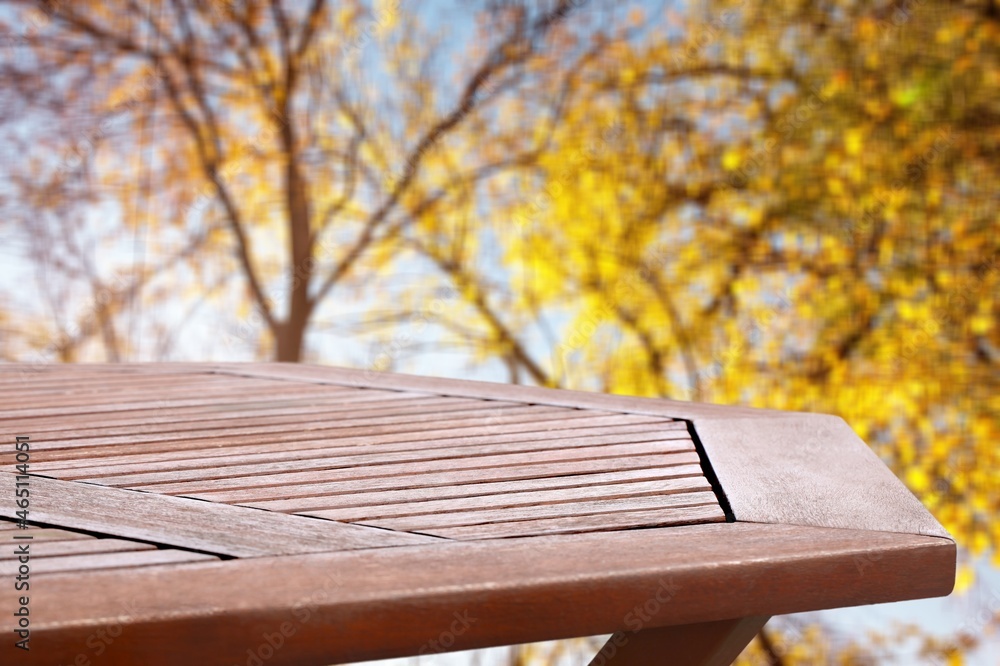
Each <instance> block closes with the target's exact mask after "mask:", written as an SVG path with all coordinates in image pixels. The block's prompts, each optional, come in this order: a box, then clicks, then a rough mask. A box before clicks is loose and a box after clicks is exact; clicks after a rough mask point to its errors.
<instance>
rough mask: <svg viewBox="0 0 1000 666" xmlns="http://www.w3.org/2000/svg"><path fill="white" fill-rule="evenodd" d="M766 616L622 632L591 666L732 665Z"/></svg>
mask: <svg viewBox="0 0 1000 666" xmlns="http://www.w3.org/2000/svg"><path fill="white" fill-rule="evenodd" d="M767 620H768V617H767V616H751V617H743V618H738V619H735V620H721V621H718V622H702V623H700V624H682V625H677V626H673V627H655V628H652V629H643V630H642V631H639V632H635V633H633V632H630V631H619V632H617V633H615V634H614V635H613V636H612V637H611V638H610V639H608V642H607V643H605V644H604V647H602V648H601V651H600V652H598V653H597V656H595V657H594V658H593V659H592V660H591V662H590V666H729V665H730V664H732V663H733V661H735V660H736V657H738V656H739V654H740V652H742V651H743V648H745V647H746V646H747V644H748V643H749V642H750V641H751V640H752V639H753V637H754V636H755V635H757V632H758V631H760V630H761V627H763V626H764V623H765V622H767Z"/></svg>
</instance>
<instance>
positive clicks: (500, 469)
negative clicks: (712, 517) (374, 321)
mask: <svg viewBox="0 0 1000 666" xmlns="http://www.w3.org/2000/svg"><path fill="white" fill-rule="evenodd" d="M357 457H358V456H351V457H350V460H355V459H356V458H357ZM629 461H632V462H635V463H636V464H637V465H643V464H644V466H651V465H662V466H664V467H669V466H671V465H689V464H692V463H695V462H698V461H699V458H698V455H697V453H696V452H679V453H664V452H663V449H662V446H661V445H659V444H656V443H648V442H643V443H640V444H615V445H611V446H594V447H586V448H580V449H557V450H553V451H536V452H533V453H523V454H511V455H506V456H503V455H499V456H481V457H477V458H454V459H451V460H450V461H449V462H448V464H447V465H441V464H438V463H437V462H436V461H426V462H416V463H398V464H396V463H394V464H389V465H372V466H361V467H353V466H346V465H350V464H351V463H350V462H348V461H346V460H345V462H344V463H343V464H344V465H345V466H343V467H339V468H328V469H316V470H310V471H306V472H279V471H274V472H268V473H266V474H265V473H264V472H263V470H261V471H251V470H244V471H245V472H246V474H245V475H244V476H228V475H229V474H231V473H232V472H231V470H232V469H233V468H230V467H226V468H223V470H225V471H221V472H219V473H217V474H216V473H212V472H211V471H208V472H206V476H207V477H208V478H204V479H192V478H191V476H192V475H191V474H184V473H180V474H170V473H163V474H158V475H157V477H156V481H155V482H150V480H149V476H146V475H143V477H144V478H145V482H141V481H140V480H138V479H135V481H136V482H135V483H130V481H132V479H127V480H123V479H125V477H119V478H118V479H115V480H114V481H113V483H115V484H116V485H117V484H121V485H122V486H124V485H128V486H129V487H133V488H139V489H142V490H146V491H150V492H162V493H178V494H190V493H205V492H214V491H218V490H237V489H241V488H261V487H265V486H292V485H296V484H314V483H333V482H336V483H338V484H340V486H341V487H342V488H344V489H345V491H346V488H348V487H349V484H351V483H354V482H359V481H365V480H376V479H383V480H386V479H388V480H389V483H390V484H391V486H393V487H402V486H408V487H410V486H412V484H413V482H414V479H422V478H424V476H425V475H427V474H431V475H437V477H438V478H439V479H445V478H459V475H462V474H463V473H465V474H466V476H461V477H460V478H463V479H464V480H466V481H468V480H477V479H478V480H480V481H493V480H497V479H501V478H523V477H519V475H520V474H521V470H525V469H526V468H529V467H535V468H537V467H539V466H543V467H544V466H547V468H548V469H547V470H546V469H540V470H538V471H539V472H540V475H542V476H545V475H548V474H550V473H552V468H553V466H555V465H558V464H561V463H578V464H587V463H590V465H591V466H590V467H589V469H594V468H595V467H596V468H597V469H600V470H601V471H611V470H613V469H622V468H623V467H622V465H625V464H628V462H629ZM259 467H263V466H254V469H255V470H257V469H259ZM624 468H626V469H627V467H624ZM511 473H513V474H514V475H515V476H514V477H511V476H510V474H511ZM136 476H139V475H136ZM100 482H101V483H105V481H100Z"/></svg>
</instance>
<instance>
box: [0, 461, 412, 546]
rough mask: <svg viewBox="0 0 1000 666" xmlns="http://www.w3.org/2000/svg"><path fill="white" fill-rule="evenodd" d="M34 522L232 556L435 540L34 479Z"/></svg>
mask: <svg viewBox="0 0 1000 666" xmlns="http://www.w3.org/2000/svg"><path fill="white" fill-rule="evenodd" d="M13 490H14V475H13V474H9V473H6V472H4V473H0V493H3V495H2V496H5V497H13V496H14V492H13ZM15 511H16V507H15V506H14V505H13V503H10V502H3V503H2V504H0V513H2V515H4V516H7V517H14V513H15ZM31 519H32V520H34V521H37V522H41V523H47V524H55V525H61V526H64V527H69V528H73V529H78V530H85V531H91V532H99V533H101V534H106V535H109V536H116V537H124V538H128V539H137V540H140V541H149V542H152V543H157V544H164V545H168V546H176V547H180V548H188V549H191V550H198V551H204V552H207V553H214V554H219V555H231V556H234V557H259V556H263V555H280V554H288V553H304V552H321V551H326V550H341V549H350V548H373V547H379V546H399V545H408V544H409V545H412V544H415V543H423V542H427V541H429V540H432V539H431V538H430V537H421V536H416V535H412V534H403V533H398V532H390V531H388V530H380V529H375V528H366V527H358V526H355V525H345V524H342V523H335V522H332V521H328V520H321V519H319V518H306V517H302V516H292V515H288V514H281V513H274V512H271V511H260V510H257V509H250V508H246V507H237V506H228V505H225V504H215V503H211V502H199V501H197V500H191V499H184V498H178V497H167V496H162V495H153V494H150V493H140V492H135V491H130V490H121V489H117V488H107V487H104V486H97V485H92V484H84V483H77V482H75V481H58V480H54V479H45V478H41V477H32V479H31ZM5 534H7V532H2V533H0V536H2V535H5Z"/></svg>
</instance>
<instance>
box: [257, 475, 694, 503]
mask: <svg viewBox="0 0 1000 666" xmlns="http://www.w3.org/2000/svg"><path fill="white" fill-rule="evenodd" d="M697 477H702V478H704V477H703V475H702V472H701V467H700V466H699V465H679V466H677V467H647V468H640V469H630V470H624V471H618V472H591V473H582V474H567V475H560V474H554V475H550V476H544V477H539V478H530V479H519V480H516V481H483V482H480V483H460V484H455V485H446V486H441V485H436V486H422V487H417V488H405V489H401V490H383V491H370V492H360V493H341V494H320V495H304V496H300V497H289V498H282V499H273V500H260V501H248V502H245V503H242V502H241V504H243V505H244V506H255V507H257V508H260V509H269V510H271V511H291V512H310V511H317V510H323V509H337V508H347V509H350V508H357V507H366V506H392V505H394V504H403V505H406V504H411V503H419V502H424V501H429V500H446V499H451V498H462V497H466V498H474V497H489V496H496V495H500V494H507V493H520V492H538V491H545V490H556V489H565V490H567V491H570V492H572V491H573V490H574V489H576V488H581V487H583V488H589V487H594V488H598V487H600V486H601V485H604V484H619V483H629V482H642V481H659V482H660V483H662V484H664V486H665V487H666V485H667V484H670V483H678V484H686V483H693V481H692V479H695V480H696V479H697Z"/></svg>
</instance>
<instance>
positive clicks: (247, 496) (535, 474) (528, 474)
mask: <svg viewBox="0 0 1000 666" xmlns="http://www.w3.org/2000/svg"><path fill="white" fill-rule="evenodd" d="M664 463H674V464H673V465H666V464H664ZM700 463H701V459H700V458H699V457H698V456H697V454H694V453H674V454H670V455H659V456H637V457H634V458H601V459H597V460H574V461H570V462H563V463H539V464H534V465H513V466H510V467H498V468H495V469H492V470H490V474H489V477H488V478H484V476H483V473H482V471H481V470H478V469H468V470H460V471H457V472H442V471H435V472H428V473H426V474H412V475H407V476H390V477H376V478H369V479H356V480H337V481H332V480H329V479H325V480H323V481H321V482H316V481H315V474H311V475H306V476H305V477H304V478H299V479H297V483H295V484H293V485H285V484H268V482H267V481H266V480H261V481H260V482H258V483H256V484H255V485H253V486H247V487H242V486H243V484H245V483H246V482H245V481H242V480H237V481H236V482H233V481H231V480H223V481H218V482H214V483H211V484H209V485H208V486H207V488H208V489H206V490H199V491H193V490H191V489H190V488H188V486H187V485H186V484H183V483H181V484H159V485H157V486H155V487H156V488H157V492H161V493H168V494H170V493H177V494H186V495H188V496H189V497H198V498H200V499H206V500H210V501H213V502H250V501H260V500H269V499H282V498H290V497H308V496H319V495H323V496H335V495H341V494H343V495H346V494H355V493H370V492H380V491H389V490H392V491H395V490H406V489H412V488H431V487H440V486H452V485H457V484H466V483H483V482H495V481H518V480H522V479H546V478H552V477H553V476H574V475H580V474H592V473H597V472H620V471H626V470H650V469H651V470H653V471H655V472H656V474H657V475H662V476H663V477H669V476H670V475H671V472H673V473H674V474H676V476H679V477H680V476H691V474H692V472H693V471H696V472H697V473H698V474H701V468H700V467H699V465H700ZM309 480H312V481H311V482H310V481H309ZM265 484H267V485H265ZM220 485H233V486H240V487H237V488H232V489H229V490H221V489H219V486H220Z"/></svg>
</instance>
